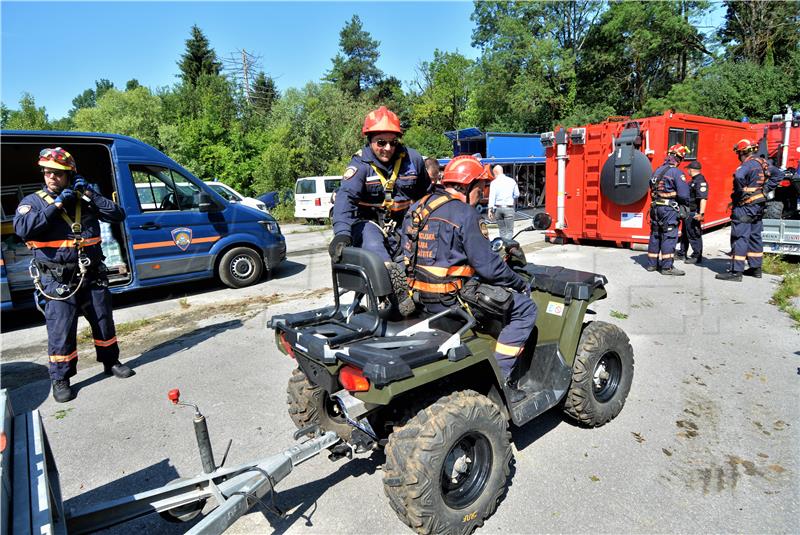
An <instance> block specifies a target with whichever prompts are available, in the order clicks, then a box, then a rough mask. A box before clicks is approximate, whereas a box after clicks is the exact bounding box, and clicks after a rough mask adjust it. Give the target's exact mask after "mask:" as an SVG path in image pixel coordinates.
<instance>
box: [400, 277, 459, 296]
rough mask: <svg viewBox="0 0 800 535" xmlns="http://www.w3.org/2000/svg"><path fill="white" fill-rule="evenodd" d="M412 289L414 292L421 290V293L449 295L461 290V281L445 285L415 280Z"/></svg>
mask: <svg viewBox="0 0 800 535" xmlns="http://www.w3.org/2000/svg"><path fill="white" fill-rule="evenodd" d="M411 288H412V289H413V290H419V291H420V292H426V293H430V294H449V293H453V292H455V291H456V290H458V289H459V288H461V281H460V280H458V279H456V280H454V281H452V282H447V283H444V284H432V283H429V282H422V281H418V280H415V281H412V283H411Z"/></svg>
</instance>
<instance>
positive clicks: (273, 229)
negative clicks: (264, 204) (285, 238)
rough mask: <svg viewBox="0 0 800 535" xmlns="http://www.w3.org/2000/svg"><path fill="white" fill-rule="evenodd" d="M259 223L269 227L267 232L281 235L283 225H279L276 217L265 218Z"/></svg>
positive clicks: (266, 227)
mask: <svg viewBox="0 0 800 535" xmlns="http://www.w3.org/2000/svg"><path fill="white" fill-rule="evenodd" d="M259 224H260V225H261V226H262V227H264V228H265V229H267V232H269V233H270V234H275V235H276V236H280V234H281V227H279V226H278V222H277V221H275V220H274V219H263V220H261V221H259Z"/></svg>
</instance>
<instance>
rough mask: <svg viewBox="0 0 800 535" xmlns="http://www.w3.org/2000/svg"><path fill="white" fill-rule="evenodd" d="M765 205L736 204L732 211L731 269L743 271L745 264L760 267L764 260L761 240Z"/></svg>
mask: <svg viewBox="0 0 800 535" xmlns="http://www.w3.org/2000/svg"><path fill="white" fill-rule="evenodd" d="M762 216H763V205H762V204H749V205H745V206H736V207H734V208H733V212H732V213H731V255H732V258H731V271H735V272H737V273H741V272H742V271H744V270H745V264H749V265H750V267H751V268H760V267H761V264H762V261H763V260H764V244H763V242H762V241H761V231H762V230H763V228H764V223H763V221H762V219H761V218H762Z"/></svg>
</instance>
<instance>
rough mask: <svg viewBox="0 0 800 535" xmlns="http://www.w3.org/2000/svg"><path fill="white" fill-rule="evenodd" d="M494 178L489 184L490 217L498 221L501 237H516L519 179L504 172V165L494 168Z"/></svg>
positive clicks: (508, 238)
mask: <svg viewBox="0 0 800 535" xmlns="http://www.w3.org/2000/svg"><path fill="white" fill-rule="evenodd" d="M492 174H493V175H494V180H492V183H491V184H489V219H494V220H495V221H497V230H498V231H499V232H500V237H501V238H503V239H506V240H510V239H511V238H513V237H514V214H515V213H516V209H515V207H516V205H517V198H518V197H519V187H517V181H516V180H514V179H513V178H511V177H510V176H506V175H505V174H504V173H503V166H502V165H495V166H494V167H493V168H492Z"/></svg>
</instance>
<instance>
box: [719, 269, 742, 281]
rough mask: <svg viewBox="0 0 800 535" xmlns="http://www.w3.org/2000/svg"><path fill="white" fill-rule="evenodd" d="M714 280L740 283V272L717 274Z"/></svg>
mask: <svg viewBox="0 0 800 535" xmlns="http://www.w3.org/2000/svg"><path fill="white" fill-rule="evenodd" d="M714 278H715V279H719V280H721V281H734V282H742V272H741V271H728V272H727V273H717V276H716V277H714Z"/></svg>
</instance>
